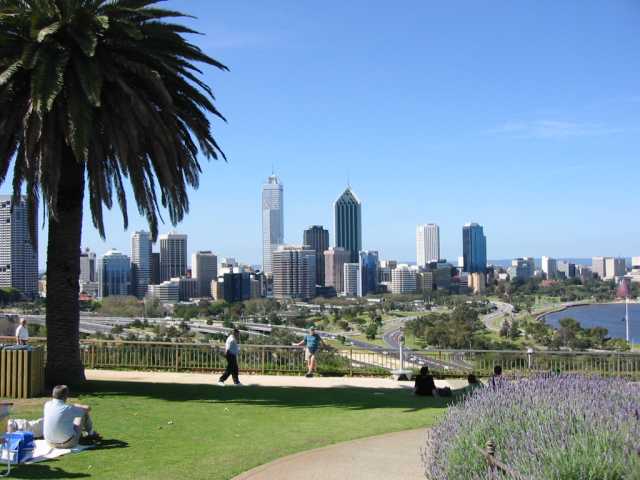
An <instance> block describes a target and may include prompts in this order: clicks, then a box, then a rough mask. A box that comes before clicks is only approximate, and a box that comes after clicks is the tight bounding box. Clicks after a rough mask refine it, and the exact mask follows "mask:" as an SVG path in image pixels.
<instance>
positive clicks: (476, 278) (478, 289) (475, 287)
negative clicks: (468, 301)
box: [467, 272, 487, 295]
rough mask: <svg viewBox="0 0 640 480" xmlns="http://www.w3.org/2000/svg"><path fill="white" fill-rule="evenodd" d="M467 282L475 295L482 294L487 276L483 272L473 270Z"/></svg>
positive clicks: (485, 286) (485, 287)
mask: <svg viewBox="0 0 640 480" xmlns="http://www.w3.org/2000/svg"><path fill="white" fill-rule="evenodd" d="M467 284H468V287H469V289H470V290H471V291H472V292H473V293H474V294H475V295H482V294H483V293H485V291H486V289H487V278H486V276H485V274H484V273H478V272H474V273H471V274H469V280H468V282H467Z"/></svg>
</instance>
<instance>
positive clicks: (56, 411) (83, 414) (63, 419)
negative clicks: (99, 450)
mask: <svg viewBox="0 0 640 480" xmlns="http://www.w3.org/2000/svg"><path fill="white" fill-rule="evenodd" d="M51 396H52V397H53V398H52V399H51V400H49V401H48V402H47V403H45V404H44V426H43V431H44V439H45V440H46V441H47V443H48V444H49V445H51V446H52V447H55V448H73V447H76V446H77V445H78V443H79V442H80V437H81V436H82V433H83V432H86V434H87V435H86V436H85V439H86V440H90V441H98V440H100V435H98V434H97V433H96V432H95V431H94V430H93V423H92V421H91V417H89V411H90V410H91V408H90V407H88V406H87V405H69V404H68V403H66V402H67V398H68V397H69V388H68V387H67V386H66V385H56V386H55V387H54V388H53V393H52V394H51Z"/></svg>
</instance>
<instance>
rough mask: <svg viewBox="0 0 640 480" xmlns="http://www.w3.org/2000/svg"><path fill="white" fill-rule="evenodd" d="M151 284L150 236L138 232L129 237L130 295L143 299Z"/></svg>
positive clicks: (143, 232) (146, 233)
mask: <svg viewBox="0 0 640 480" xmlns="http://www.w3.org/2000/svg"><path fill="white" fill-rule="evenodd" d="M150 283H151V235H150V234H149V232H145V231H143V230H140V231H138V232H135V233H134V234H133V235H131V284H132V289H131V291H132V293H134V294H135V296H136V297H138V298H143V297H144V296H145V295H146V294H147V291H148V289H149V284H150Z"/></svg>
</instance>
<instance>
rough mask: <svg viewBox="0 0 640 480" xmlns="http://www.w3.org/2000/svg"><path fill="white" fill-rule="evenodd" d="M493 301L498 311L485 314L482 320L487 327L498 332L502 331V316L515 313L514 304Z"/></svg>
mask: <svg viewBox="0 0 640 480" xmlns="http://www.w3.org/2000/svg"><path fill="white" fill-rule="evenodd" d="M491 303H492V304H493V305H495V307H496V311H495V312H491V313H488V314H486V315H483V316H482V318H481V320H482V322H483V323H484V325H485V327H487V328H488V329H489V330H493V331H494V332H498V331H500V327H502V321H501V320H502V318H504V316H505V314H506V315H508V316H511V315H513V305H511V304H510V303H504V302H491Z"/></svg>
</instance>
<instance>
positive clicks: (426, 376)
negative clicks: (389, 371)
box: [413, 367, 437, 397]
mask: <svg viewBox="0 0 640 480" xmlns="http://www.w3.org/2000/svg"><path fill="white" fill-rule="evenodd" d="M413 393H415V394H416V395H426V396H430V397H434V396H436V395H437V389H436V384H435V382H434V381H433V375H431V374H430V373H429V367H422V368H421V369H420V375H417V376H416V383H415V386H414V387H413Z"/></svg>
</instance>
